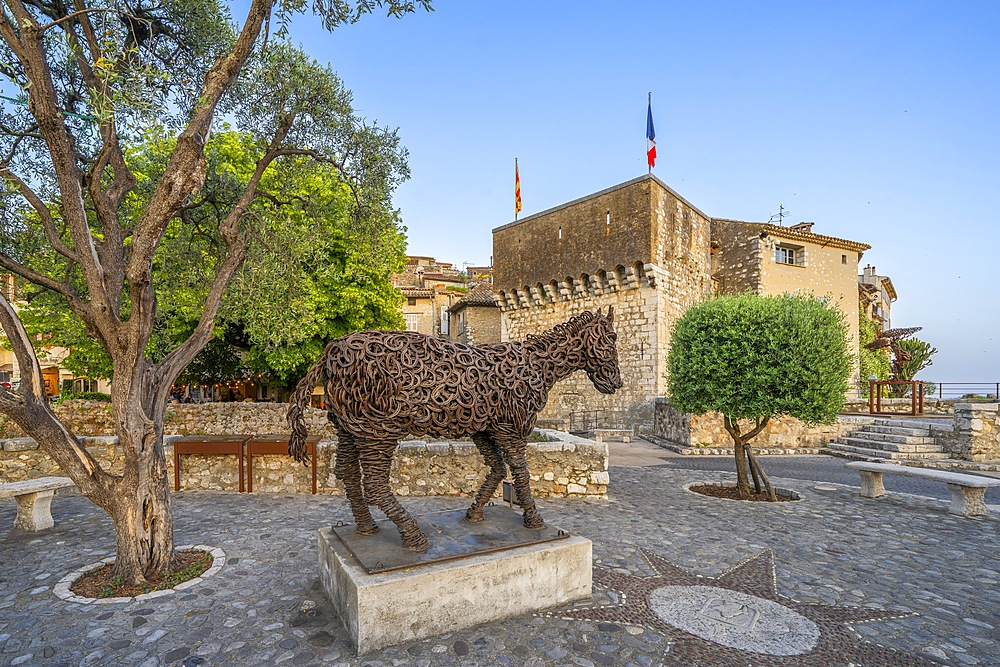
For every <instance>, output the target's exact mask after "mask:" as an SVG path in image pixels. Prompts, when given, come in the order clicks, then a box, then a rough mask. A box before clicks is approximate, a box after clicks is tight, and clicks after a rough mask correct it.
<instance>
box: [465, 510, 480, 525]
mask: <svg viewBox="0 0 1000 667" xmlns="http://www.w3.org/2000/svg"><path fill="white" fill-rule="evenodd" d="M465 520H466V521H468V522H469V523H482V522H483V511H482V510H479V511H478V512H473V511H472V510H467V511H466V512H465Z"/></svg>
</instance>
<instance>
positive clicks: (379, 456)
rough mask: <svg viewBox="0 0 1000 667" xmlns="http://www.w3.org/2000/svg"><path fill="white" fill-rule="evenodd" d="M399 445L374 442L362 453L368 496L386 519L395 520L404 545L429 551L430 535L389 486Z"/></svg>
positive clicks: (369, 500)
mask: <svg viewBox="0 0 1000 667" xmlns="http://www.w3.org/2000/svg"><path fill="white" fill-rule="evenodd" d="M394 451H396V443H395V442H385V443H371V446H370V447H366V448H365V450H364V451H363V452H362V453H361V468H362V470H363V472H364V477H363V479H364V486H365V497H366V498H367V499H368V502H369V503H372V504H373V505H375V506H376V507H378V508H379V509H380V510H382V511H383V512H385V514H386V516H388V517H389V518H390V519H392V522H393V523H394V524H396V528H398V529H399V534H400V535H401V536H402V538H403V546H404V547H405V548H407V549H409V550H411V551H426V550H427V548H428V547H429V546H430V542H428V541H427V536H426V535H424V534H423V532H421V530H420V526H418V525H417V522H416V521H414V520H413V517H411V516H410V513H409V512H407V511H406V510H405V509H404V508H403V506H402V505H400V504H399V501H398V500H396V496H394V495H393V494H392V489H391V488H390V487H389V469H390V466H391V465H392V454H393V452H394Z"/></svg>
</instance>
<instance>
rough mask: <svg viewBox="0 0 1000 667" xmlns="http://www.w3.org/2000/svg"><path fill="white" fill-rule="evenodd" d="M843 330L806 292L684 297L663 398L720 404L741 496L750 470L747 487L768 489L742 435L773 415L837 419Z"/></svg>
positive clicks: (842, 385)
mask: <svg viewBox="0 0 1000 667" xmlns="http://www.w3.org/2000/svg"><path fill="white" fill-rule="evenodd" d="M847 331H848V328H847V325H846V323H845V322H844V317H843V315H842V314H841V312H840V311H839V310H837V309H836V308H835V307H834V306H832V305H830V304H827V303H825V302H824V301H822V300H820V299H817V298H815V297H813V296H806V295H787V294H786V295H780V296H760V295H757V294H749V293H748V294H738V295H733V296H722V297H718V298H714V299H710V300H708V301H704V302H702V303H700V304H697V305H695V306H692V307H691V308H690V309H689V310H688V311H687V312H686V313H685V314H684V316H683V317H681V319H680V320H679V321H678V322H677V325H676V326H675V328H674V332H673V337H672V339H671V342H670V354H669V358H668V362H667V363H668V369H669V370H668V373H669V375H668V378H667V380H668V386H669V393H670V400H671V402H672V403H673V405H674V406H675V407H676V408H677V409H678V410H681V411H683V412H691V413H695V414H703V413H705V412H708V411H712V410H714V411H717V412H720V413H721V414H722V417H723V422H724V424H725V428H726V431H727V432H728V433H729V435H730V436H731V437H732V439H733V445H734V447H735V455H736V475H737V477H736V487H737V490H738V493H739V496H740V498H743V499H748V498H749V497H750V477H751V476H752V477H753V481H754V485H755V487H756V490H757V491H758V492H760V491H761V487H762V486H763V488H764V489H765V490H766V491H767V494H768V497H769V498H770V499H771V500H774V499H775V493H774V488H773V487H772V486H771V482H770V480H769V479H768V477H767V475H766V474H765V473H764V470H763V469H762V468H761V466H760V463H759V462H758V461H757V459H756V457H755V456H754V454H753V449H752V447H751V445H750V441H751V440H752V439H753V438H754V437H756V436H757V435H758V434H760V432H761V431H763V430H764V428H765V427H766V426H767V424H768V422H769V421H770V420H771V419H772V418H774V417H776V416H779V415H789V416H792V417H797V418H799V419H801V420H803V421H805V422H807V423H831V422H833V421H834V420H835V419H836V417H837V412H838V411H839V410H840V408H841V406H842V405H843V403H844V397H845V395H846V393H847V389H848V378H849V377H850V374H851V368H852V355H851V353H850V350H849V348H848V343H847ZM741 422H743V423H741ZM748 469H749V474H748Z"/></svg>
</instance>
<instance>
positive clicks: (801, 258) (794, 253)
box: [774, 244, 806, 266]
mask: <svg viewBox="0 0 1000 667" xmlns="http://www.w3.org/2000/svg"><path fill="white" fill-rule="evenodd" d="M805 259H806V251H805V248H803V247H801V246H792V245H783V244H782V245H777V246H774V261H775V262H777V263H778V264H791V265H793V266H804V265H805V263H806V262H805Z"/></svg>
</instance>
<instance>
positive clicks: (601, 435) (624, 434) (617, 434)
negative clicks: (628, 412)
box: [594, 428, 633, 442]
mask: <svg viewBox="0 0 1000 667" xmlns="http://www.w3.org/2000/svg"><path fill="white" fill-rule="evenodd" d="M632 435H633V433H632V429H630V428H595V429H594V439H595V440H597V442H604V439H605V438H621V439H622V442H632Z"/></svg>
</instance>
